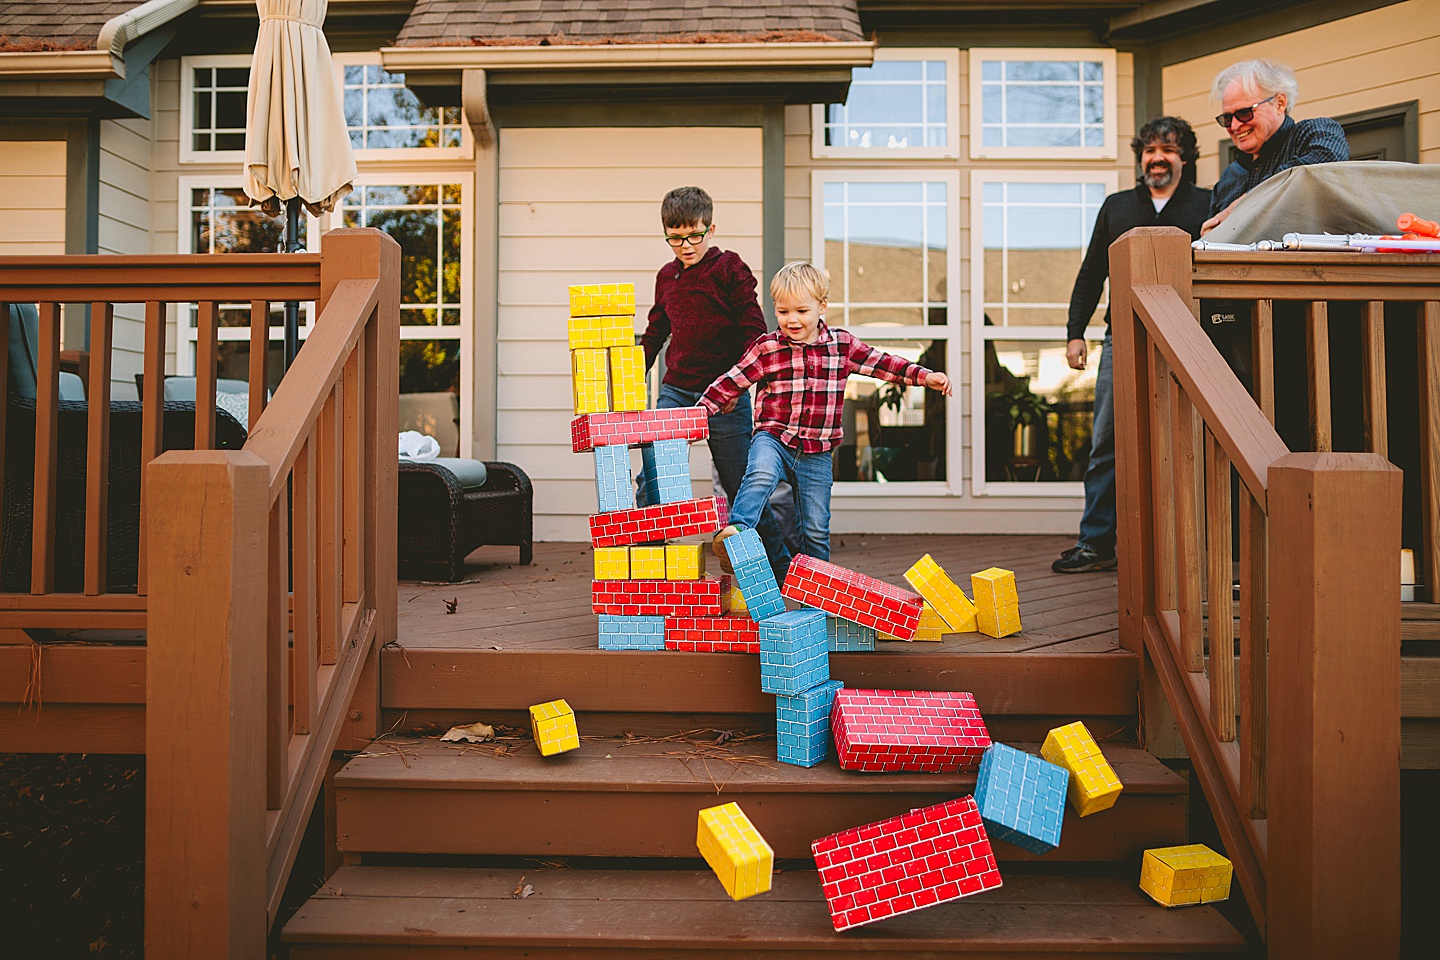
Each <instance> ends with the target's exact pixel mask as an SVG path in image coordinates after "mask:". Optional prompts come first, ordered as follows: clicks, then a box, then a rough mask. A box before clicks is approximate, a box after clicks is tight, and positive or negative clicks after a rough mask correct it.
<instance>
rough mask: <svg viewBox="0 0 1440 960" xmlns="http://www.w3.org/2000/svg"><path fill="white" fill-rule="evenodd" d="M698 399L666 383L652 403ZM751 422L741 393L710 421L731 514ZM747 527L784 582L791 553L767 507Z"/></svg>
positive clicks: (640, 500)
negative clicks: (757, 535)
mask: <svg viewBox="0 0 1440 960" xmlns="http://www.w3.org/2000/svg"><path fill="white" fill-rule="evenodd" d="M699 399H700V392H699V391H693V392H692V391H690V390H682V389H680V388H679V387H676V386H671V385H670V384H668V383H662V384H661V385H660V396H659V397H658V398H657V399H656V401H655V407H656V409H658V410H665V409H668V408H671V407H693V406H694V405H695V404H696V402H697V401H698V400H699ZM752 429H753V421H752V419H751V416H750V394H748V393H742V394H741V395H740V399H739V400H738V401H737V402H736V403H735V409H734V410H731V411H730V412H729V413H717V414H715V415H714V416H712V417H711V418H710V439H709V443H710V459H711V460H712V461H713V462H714V464H715V472H716V473H718V474H719V475H720V486H721V488H722V489H723V490H724V491H725V499H727V500H729V501H730V515H731V517H733V516H734V515H735V501H736V499H737V498H738V496H739V491H740V481H741V480H743V479H744V477H745V465H746V463H747V462H748V460H749V454H750V432H751V430H752ZM644 480H645V475H644V471H643V470H642V471H641V474H640V478H639V481H638V482H639V485H640V490H639V492H638V493H637V494H636V501H635V502H636V503H637V504H638V505H640V506H645V482H644ZM749 526H751V527H754V528H755V529H757V530H758V531H759V532H760V539H761V540H762V541H764V543H765V554H766V556H767V557H769V559H770V568H771V569H772V570H773V571H774V572H775V582H776V583H779V582H781V581H782V580H784V579H785V571H786V570H789V569H790V551H789V550H787V549H786V548H785V539H784V537H782V536H781V534H780V524H779V523H778V522H777V521H776V520H775V515H774V514H773V513H771V512H770V509H769V508H768V507H767V508H766V509H765V511H764V512H763V514H762V515H761V516H759V517H758V518H757V519H756V520H753V521H751V522H750V524H749Z"/></svg>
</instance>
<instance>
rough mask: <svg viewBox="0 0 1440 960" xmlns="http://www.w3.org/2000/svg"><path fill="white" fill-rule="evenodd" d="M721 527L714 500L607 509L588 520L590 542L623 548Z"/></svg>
mask: <svg viewBox="0 0 1440 960" xmlns="http://www.w3.org/2000/svg"><path fill="white" fill-rule="evenodd" d="M724 525H725V512H724V510H722V509H721V507H720V503H719V502H718V501H717V500H716V499H715V498H714V497H703V498H701V499H699V500H678V501H676V502H675V503H657V504H652V505H651V506H648V507H633V508H631V509H629V510H611V511H609V512H607V513H597V514H595V515H594V516H592V517H591V518H590V543H591V545H592V546H596V547H624V546H629V545H630V544H632V543H648V542H650V541H652V540H679V539H680V538H681V537H691V536H694V535H696V534H707V533H714V532H715V531H716V530H719V529H720V528H721V527H723V526H724Z"/></svg>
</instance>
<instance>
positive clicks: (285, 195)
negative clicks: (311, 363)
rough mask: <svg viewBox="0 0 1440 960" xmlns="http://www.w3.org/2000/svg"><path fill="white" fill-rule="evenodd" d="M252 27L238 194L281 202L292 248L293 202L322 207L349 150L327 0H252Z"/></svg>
mask: <svg viewBox="0 0 1440 960" xmlns="http://www.w3.org/2000/svg"><path fill="white" fill-rule="evenodd" d="M255 6H256V8H257V9H258V10H259V13H260V33H259V36H258V37H257V38H256V40H255V56H254V58H253V59H252V60H251V62H250V96H249V101H248V106H247V111H246V117H245V193H246V195H247V196H249V197H250V199H251V200H252V201H253V202H254V203H257V204H259V205H260V207H261V209H263V210H265V211H266V212H267V213H269V214H271V215H272V216H273V215H277V214H279V212H280V204H281V202H282V201H283V202H284V204H285V213H286V225H285V238H286V241H285V242H286V247H287V249H288V250H289V251H291V252H294V251H296V250H299V249H300V246H299V242H298V241H299V232H300V230H299V227H300V206H301V205H302V204H303V205H304V206H305V208H306V209H307V210H309V211H310V212H311V213H312V214H315V215H319V214H321V213H328V212H329V211H330V210H332V209H334V207H335V204H336V203H337V202H338V201H339V200H340V198H341V197H344V196H345V195H346V194H347V193H349V192H350V184H351V182H352V181H353V180H354V179H355V154H354V152H353V151H352V150H351V149H350V134H349V131H347V130H346V128H345V109H344V98H343V97H342V95H341V92H340V88H339V86H338V84H337V83H336V78H335V68H334V65H333V63H332V61H331V59H330V45H329V44H328V43H326V42H325V34H324V32H323V31H322V30H321V26H322V25H323V24H324V22H325V11H326V8H327V7H328V6H329V0H255ZM299 323H300V321H299V309H298V305H296V304H294V303H291V304H287V305H286V309H285V365H286V367H289V365H290V361H291V360H293V359H294V357H295V351H296V349H298V346H299V336H300V334H299Z"/></svg>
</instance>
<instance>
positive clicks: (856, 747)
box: [599, 580, 990, 773]
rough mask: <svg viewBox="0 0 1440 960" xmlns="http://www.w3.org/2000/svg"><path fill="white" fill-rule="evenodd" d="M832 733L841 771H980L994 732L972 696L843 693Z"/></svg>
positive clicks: (833, 716) (922, 692)
mask: <svg viewBox="0 0 1440 960" xmlns="http://www.w3.org/2000/svg"><path fill="white" fill-rule="evenodd" d="M599 582H601V583H616V582H621V581H613V580H602V581H599ZM830 729H831V731H832V732H833V733H834V735H835V756H836V758H837V759H839V761H840V768H841V769H842V770H868V771H878V770H919V771H924V772H928V773H951V772H954V771H959V770H976V769H978V768H979V766H980V758H981V757H982V756H984V754H985V751H986V750H988V749H989V748H990V731H989V730H987V729H986V728H985V720H984V718H983V717H981V716H980V710H979V709H978V708H977V707H976V706H975V698H974V697H973V696H971V695H970V694H968V693H940V692H931V691H927V690H841V691H840V692H839V693H837V694H836V695H835V704H834V706H832V707H831V708H830Z"/></svg>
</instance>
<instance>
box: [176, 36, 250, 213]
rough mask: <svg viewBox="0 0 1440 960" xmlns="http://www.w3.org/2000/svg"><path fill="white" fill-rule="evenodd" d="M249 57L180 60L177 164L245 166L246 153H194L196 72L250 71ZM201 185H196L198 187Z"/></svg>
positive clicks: (218, 56) (230, 151) (246, 54)
mask: <svg viewBox="0 0 1440 960" xmlns="http://www.w3.org/2000/svg"><path fill="white" fill-rule="evenodd" d="M250 61H251V56H250V54H248V53H226V54H215V55H212V56H205V57H181V58H180V162H181V163H228V164H244V162H245V151H244V150H243V149H241V150H196V149H195V70H196V68H200V69H205V68H220V69H233V68H235V67H245V68H246V69H249V67H250ZM200 185H201V184H197V186H200Z"/></svg>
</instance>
